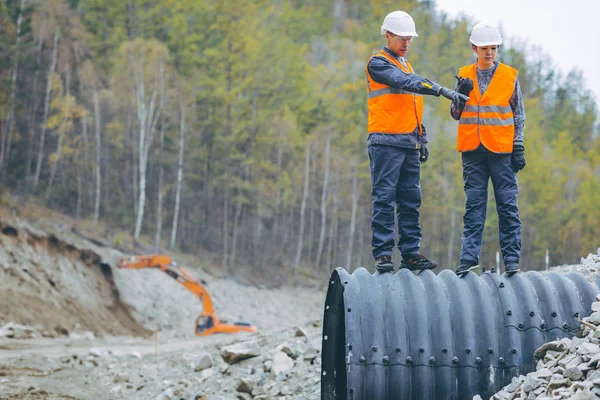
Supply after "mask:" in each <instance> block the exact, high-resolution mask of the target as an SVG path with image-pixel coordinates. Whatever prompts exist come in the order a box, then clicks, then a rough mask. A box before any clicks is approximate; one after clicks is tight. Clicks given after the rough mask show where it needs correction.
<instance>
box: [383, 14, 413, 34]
mask: <svg viewBox="0 0 600 400" xmlns="http://www.w3.org/2000/svg"><path fill="white" fill-rule="evenodd" d="M386 31H390V32H392V33H393V34H394V35H397V36H419V35H417V29H416V28H415V21H413V19H412V17H411V16H410V15H408V14H407V13H405V12H404V11H394V12H391V13H389V14H388V15H386V17H385V18H384V20H383V25H382V26H381V34H382V35H385V32H386Z"/></svg>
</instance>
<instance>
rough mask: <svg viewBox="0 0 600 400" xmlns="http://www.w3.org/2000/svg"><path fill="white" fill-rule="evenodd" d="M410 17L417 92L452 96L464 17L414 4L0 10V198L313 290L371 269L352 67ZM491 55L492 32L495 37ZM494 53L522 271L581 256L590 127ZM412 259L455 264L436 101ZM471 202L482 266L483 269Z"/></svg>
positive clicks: (84, 0)
mask: <svg viewBox="0 0 600 400" xmlns="http://www.w3.org/2000/svg"><path fill="white" fill-rule="evenodd" d="M399 8H400V9H403V10H405V11H408V12H410V13H411V14H412V15H413V17H414V19H415V22H416V24H417V31H418V32H419V37H418V38H417V39H415V40H414V41H413V44H412V47H411V50H410V52H409V54H408V59H409V61H410V62H411V64H412V65H413V66H414V67H415V70H416V72H417V73H418V74H420V75H423V76H426V77H428V78H429V79H431V80H433V81H435V82H439V83H440V84H442V85H445V86H449V87H454V81H455V80H454V75H455V74H456V73H457V71H458V68H459V67H460V66H462V65H464V64H467V63H469V62H473V61H474V58H473V55H472V51H471V48H470V46H469V44H468V37H469V35H468V32H469V28H470V27H471V26H472V24H473V22H476V21H472V20H471V19H469V17H462V18H461V19H451V18H449V17H448V16H447V15H445V14H443V13H441V12H439V11H437V10H436V8H435V2H434V1H418V0H405V1H391V0H2V1H0V185H1V186H0V190H9V191H11V192H15V193H21V194H28V195H33V196H36V197H37V198H39V199H40V200H42V201H43V202H45V204H46V205H47V206H48V207H51V208H55V209H58V210H62V211H64V212H67V213H69V214H72V215H73V216H74V217H77V218H85V219H89V220H93V221H94V222H96V221H103V222H104V223H106V224H107V225H110V226H116V227H120V228H121V229H123V230H127V231H130V232H131V234H132V235H133V236H134V237H136V238H137V237H139V236H140V235H143V236H146V237H149V238H152V241H153V242H155V243H156V246H157V247H160V248H162V249H168V248H170V247H173V246H176V247H178V248H179V249H182V250H184V251H188V252H206V251H209V252H213V253H215V254H219V255H220V259H221V262H222V265H223V267H224V268H231V267H232V266H233V265H235V264H236V263H239V262H241V263H244V264H250V265H253V266H255V267H256V268H263V269H267V268H270V267H269V266H272V267H275V268H284V269H288V270H289V271H290V272H291V271H300V272H303V271H304V272H309V273H316V274H328V273H329V272H330V271H331V269H332V268H334V267H338V266H343V267H346V268H349V269H354V268H356V267H357V266H369V267H371V266H372V265H373V260H372V257H371V228H370V215H371V195H370V176H369V165H368V156H367V151H366V120H367V114H366V87H365V65H366V61H367V60H368V58H369V56H370V55H371V54H372V53H373V52H374V51H375V50H376V49H377V48H379V47H381V46H382V45H383V44H384V40H383V38H382V36H380V35H379V29H380V26H381V22H382V20H383V17H384V16H385V15H386V14H387V13H388V12H390V11H393V10H396V9H399ZM504 34H505V35H507V36H510V34H511V32H504ZM534 45H535V43H525V42H523V43H521V44H516V45H515V44H513V45H512V47H506V46H502V48H501V50H500V52H499V60H500V61H502V62H506V63H507V64H509V65H512V66H514V67H515V68H517V69H518V70H519V71H520V74H519V79H520V83H521V87H522V90H523V94H524V96H525V99H526V104H525V110H526V114H527V121H526V129H525V147H526V151H525V155H526V157H527V167H526V168H525V170H523V171H522V172H520V173H519V175H518V178H519V190H520V195H519V206H520V211H521V219H522V221H523V259H522V261H523V267H524V268H525V269H540V268H542V266H543V255H544V253H545V251H546V249H548V250H549V252H550V256H551V263H553V264H558V263H567V262H569V263H570V262H575V261H578V260H579V257H581V256H584V255H587V253H589V252H592V251H595V250H596V249H597V248H598V247H599V246H600V207H599V205H600V140H599V139H598V135H597V133H598V108H597V104H596V102H595V100H594V98H593V96H592V95H591V93H590V92H589V91H587V90H586V89H585V78H584V77H583V76H582V73H581V72H579V71H571V72H568V73H562V72H560V71H559V70H558V69H557V67H556V62H555V61H554V60H552V59H550V58H549V57H548V56H547V55H545V54H544V53H543V52H542V51H540V50H539V49H538V48H537V47H535V46H534ZM425 104H426V113H425V119H424V122H425V125H426V127H427V132H428V134H429V140H430V149H431V156H430V159H429V161H428V162H427V163H426V164H424V165H423V168H422V191H423V205H422V208H421V225H422V227H423V241H422V251H423V253H424V254H425V255H427V257H430V258H433V259H435V260H437V261H438V262H439V263H440V265H441V266H442V267H444V268H455V267H456V265H457V262H458V255H459V254H458V253H459V249H460V236H461V231H462V215H463V212H464V201H465V197H464V192H463V187H462V175H461V174H462V171H461V163H460V155H459V154H458V153H457V152H456V150H455V137H456V122H455V121H454V120H452V119H451V118H450V116H449V111H448V107H449V102H448V101H447V100H445V99H443V98H435V97H426V98H425ZM492 193H493V192H492V191H490V201H489V207H488V221H487V224H486V228H485V236H484V249H483V254H482V262H483V264H484V265H489V266H491V265H493V264H495V258H496V257H495V254H496V251H498V250H499V245H498V232H497V231H498V219H497V214H496V211H495V204H494V200H493V194H492Z"/></svg>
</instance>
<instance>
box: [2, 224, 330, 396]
mask: <svg viewBox="0 0 600 400" xmlns="http://www.w3.org/2000/svg"><path fill="white" fill-rule="evenodd" d="M0 232H1V234H0V304H2V307H0V399H99V400H108V399H211V400H212V399H251V398H253V399H267V398H268V399H274V398H278V399H316V398H319V392H320V379H319V372H320V363H321V362H320V349H321V334H320V332H321V322H320V316H321V315H322V307H323V301H324V297H325V289H322V288H320V287H312V288H311V287H288V286H276V287H274V285H270V284H268V283H267V282H265V283H264V284H263V283H261V282H259V283H258V284H257V283H256V282H254V283H249V282H248V281H246V282H239V279H236V277H235V276H228V275H227V274H223V273H219V271H217V273H215V271H212V270H210V269H209V268H204V267H203V266H202V265H201V262H199V263H198V264H194V263H193V262H192V263H191V264H187V263H186V261H190V260H189V259H186V256H185V255H181V259H180V258H177V260H178V261H179V263H180V264H183V265H185V266H186V268H187V269H188V270H190V271H191V272H192V274H193V275H194V276H195V277H196V278H197V279H198V280H202V281H204V282H206V286H207V288H208V290H209V293H210V294H211V296H212V298H213V302H214V306H215V309H216V311H217V313H218V316H219V317H220V318H221V319H228V320H244V321H248V322H251V323H253V324H254V325H256V326H257V327H258V332H257V333H238V334H219V335H211V336H208V337H196V336H194V335H193V328H194V321H195V319H196V316H197V314H198V313H199V312H200V311H201V310H202V303H201V302H200V301H199V299H197V298H196V297H195V296H194V295H192V294H191V293H190V292H188V291H187V290H185V288H183V287H181V286H180V285H179V284H177V282H176V281H175V280H173V279H171V278H170V277H169V276H167V275H166V274H164V273H162V272H161V271H158V270H120V269H118V268H116V265H117V263H118V260H119V259H120V257H122V256H124V255H125V254H124V253H123V252H121V251H119V250H116V249H115V248H113V247H112V246H109V245H106V244H105V243H103V242H102V241H98V240H94V239H90V238H86V235H82V234H80V233H77V232H74V231H73V230H72V229H70V228H69V227H63V228H62V231H60V232H58V233H57V232H52V233H49V232H47V231H44V230H43V229H40V228H39V226H38V225H34V224H32V223H29V222H25V221H22V220H18V219H16V218H6V217H2V218H0ZM138 253H139V251H138ZM182 259H183V260H182ZM196 261H197V260H196Z"/></svg>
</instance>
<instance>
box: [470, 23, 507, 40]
mask: <svg viewBox="0 0 600 400" xmlns="http://www.w3.org/2000/svg"><path fill="white" fill-rule="evenodd" d="M469 40H470V41H471V43H473V44H474V45H475V46H493V45H500V44H502V35H500V30H499V29H498V27H497V26H496V25H494V24H490V23H489V22H485V21H482V22H480V23H478V24H477V25H475V26H474V27H473V29H472V30H471V37H470V38H469Z"/></svg>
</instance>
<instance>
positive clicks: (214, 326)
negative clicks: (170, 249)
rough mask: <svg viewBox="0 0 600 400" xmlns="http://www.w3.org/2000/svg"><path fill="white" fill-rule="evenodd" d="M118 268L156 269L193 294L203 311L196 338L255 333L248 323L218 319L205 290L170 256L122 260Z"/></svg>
mask: <svg viewBox="0 0 600 400" xmlns="http://www.w3.org/2000/svg"><path fill="white" fill-rule="evenodd" d="M119 268H128V269H141V268H157V269H160V270H161V271H163V272H164V273H166V274H167V275H169V276H170V277H171V278H173V279H175V280H176V281H177V283H179V284H180V285H182V286H184V287H185V288H186V289H188V290H189V291H190V292H192V293H194V294H195V295H196V296H198V297H199V298H200V300H201V301H202V305H203V307H204V310H203V311H202V313H201V314H200V315H199V316H198V318H197V319H196V326H195V329H194V332H195V334H196V335H197V336H206V335H211V334H213V333H236V332H240V331H245V332H256V330H257V329H256V327H255V326H252V325H251V324H249V323H248V322H233V323H228V322H227V321H223V320H221V319H219V318H218V317H217V315H216V312H215V310H214V308H213V304H212V300H211V298H210V295H209V294H208V291H207V290H206V288H205V287H204V286H203V285H202V284H201V283H200V282H198V281H197V280H196V279H195V278H194V277H193V276H192V274H191V273H190V272H189V271H188V270H186V269H185V268H183V267H181V266H179V265H178V264H177V263H176V262H175V261H174V260H173V259H172V258H171V257H170V256H167V255H162V254H153V255H142V256H132V257H126V258H122V259H121V260H120V261H119Z"/></svg>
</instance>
